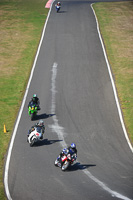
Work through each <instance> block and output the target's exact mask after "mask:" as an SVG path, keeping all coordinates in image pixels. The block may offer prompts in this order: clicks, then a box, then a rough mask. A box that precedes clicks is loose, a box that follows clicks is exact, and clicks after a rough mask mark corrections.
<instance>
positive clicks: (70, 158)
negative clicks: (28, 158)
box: [54, 153, 77, 171]
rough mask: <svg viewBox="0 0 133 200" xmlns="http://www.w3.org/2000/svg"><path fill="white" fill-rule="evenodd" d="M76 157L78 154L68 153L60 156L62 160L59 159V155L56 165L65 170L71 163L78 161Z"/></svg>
mask: <svg viewBox="0 0 133 200" xmlns="http://www.w3.org/2000/svg"><path fill="white" fill-rule="evenodd" d="M76 158H77V156H76V154H73V155H71V154H70V153H68V154H67V155H63V156H62V157H61V158H60V159H61V162H60V161H59V157H57V159H56V160H55V163H54V164H55V166H57V167H60V168H61V170H62V171H65V170H67V169H68V167H69V166H70V165H73V164H74V163H75V162H76Z"/></svg>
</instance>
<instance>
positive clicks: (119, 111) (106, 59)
mask: <svg viewBox="0 0 133 200" xmlns="http://www.w3.org/2000/svg"><path fill="white" fill-rule="evenodd" d="M92 5H93V4H91V8H92V10H93V13H94V16H95V19H96V23H97V31H98V34H99V38H100V41H101V45H102V48H103V53H104V57H105V61H106V64H107V68H108V72H109V76H110V79H111V83H112V87H113V92H114V97H115V101H116V105H117V109H118V113H119V117H120V122H121V125H122V128H123V132H124V135H125V138H126V140H127V143H128V145H129V147H130V149H131V151H132V153H133V147H132V145H131V143H130V140H129V138H128V134H127V131H126V128H125V124H124V121H123V117H122V112H121V108H120V104H119V101H118V96H117V92H116V87H115V83H114V80H113V76H112V73H111V68H110V65H109V62H108V58H107V55H106V51H105V48H104V44H103V41H102V37H101V33H100V29H99V24H98V20H97V16H96V14H95V11H94V9H93V7H92Z"/></svg>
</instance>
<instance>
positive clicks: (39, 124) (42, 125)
mask: <svg viewBox="0 0 133 200" xmlns="http://www.w3.org/2000/svg"><path fill="white" fill-rule="evenodd" d="M35 127H41V129H42V135H41V137H40V139H41V140H42V139H43V134H44V132H45V126H44V121H43V120H42V119H40V120H39V122H37V123H36V124H35V125H34V126H32V127H31V129H30V130H29V131H28V135H27V136H28V137H29V135H30V133H31V132H32V131H34V130H35Z"/></svg>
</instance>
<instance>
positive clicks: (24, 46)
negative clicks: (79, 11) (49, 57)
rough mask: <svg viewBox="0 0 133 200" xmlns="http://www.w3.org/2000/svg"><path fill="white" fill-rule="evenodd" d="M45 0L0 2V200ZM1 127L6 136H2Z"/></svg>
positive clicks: (38, 38) (2, 197) (42, 17)
mask: <svg viewBox="0 0 133 200" xmlns="http://www.w3.org/2000/svg"><path fill="white" fill-rule="evenodd" d="M45 4H46V0H44V1H42V0H0V42H1V44H0V46H1V47H0V57H1V59H0V94H1V98H0V111H1V114H0V199H1V200H3V199H6V198H5V194H4V187H3V167H4V161H5V160H4V158H5V155H6V151H7V148H8V143H9V141H10V137H11V134H12V130H13V126H14V122H15V119H16V116H17V113H18V110H19V107H20V104H21V100H22V97H23V94H24V91H25V87H26V85H27V81H28V77H29V74H30V70H31V67H32V64H33V61H34V56H35V54H36V50H37V47H38V44H39V40H40V37H41V32H42V29H43V25H44V22H45V19H46V17H47V13H48V9H45ZM4 124H5V125H6V129H7V133H3V127H4Z"/></svg>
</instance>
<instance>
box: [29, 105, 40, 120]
mask: <svg viewBox="0 0 133 200" xmlns="http://www.w3.org/2000/svg"><path fill="white" fill-rule="evenodd" d="M28 109H29V111H28V114H29V116H30V117H31V120H33V119H34V118H35V116H36V115H37V110H38V109H37V106H36V104H34V103H33V102H31V103H30V104H29V107H28Z"/></svg>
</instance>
